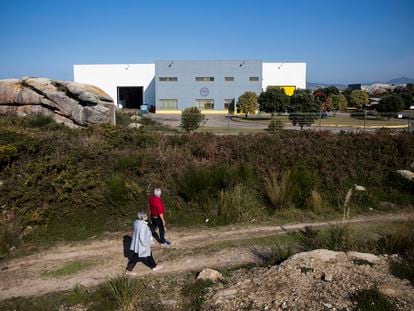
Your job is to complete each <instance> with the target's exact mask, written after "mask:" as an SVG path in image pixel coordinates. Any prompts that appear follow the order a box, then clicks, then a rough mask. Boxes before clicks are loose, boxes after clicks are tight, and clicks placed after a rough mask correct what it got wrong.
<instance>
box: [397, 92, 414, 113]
mask: <svg viewBox="0 0 414 311" xmlns="http://www.w3.org/2000/svg"><path fill="white" fill-rule="evenodd" d="M413 95H414V93H413ZM413 95H411V94H410V93H407V92H405V93H400V96H401V98H402V100H403V102H404V108H403V109H410V107H411V106H412V105H414V96H413Z"/></svg>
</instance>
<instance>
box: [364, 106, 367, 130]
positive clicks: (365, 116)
mask: <svg viewBox="0 0 414 311" xmlns="http://www.w3.org/2000/svg"><path fill="white" fill-rule="evenodd" d="M366 119H367V111H366V110H364V133H365V123H366Z"/></svg>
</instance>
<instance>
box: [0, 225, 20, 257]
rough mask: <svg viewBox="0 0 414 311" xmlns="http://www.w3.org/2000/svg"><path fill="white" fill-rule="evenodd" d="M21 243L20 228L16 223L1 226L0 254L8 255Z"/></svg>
mask: <svg viewBox="0 0 414 311" xmlns="http://www.w3.org/2000/svg"><path fill="white" fill-rule="evenodd" d="M20 243H21V240H20V228H19V226H18V225H17V224H15V223H7V224H2V225H1V226H0V252H1V253H2V254H7V253H9V252H10V250H11V249H12V248H13V247H15V248H17V247H18V246H19V244H20Z"/></svg>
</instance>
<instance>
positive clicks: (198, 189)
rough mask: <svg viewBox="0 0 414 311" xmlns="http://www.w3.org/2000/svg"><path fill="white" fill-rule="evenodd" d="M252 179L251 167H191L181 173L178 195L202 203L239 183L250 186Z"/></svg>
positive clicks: (178, 182)
mask: <svg viewBox="0 0 414 311" xmlns="http://www.w3.org/2000/svg"><path fill="white" fill-rule="evenodd" d="M252 179H253V172H252V170H251V169H250V168H249V167H247V166H245V165H239V166H236V167H231V166H230V165H228V164H224V165H218V166H216V167H213V168H205V167H198V166H191V167H189V168H187V169H186V170H185V171H184V172H183V173H181V174H180V175H179V176H178V178H177V179H176V181H177V188H178V194H179V195H180V196H181V197H182V198H183V199H184V200H185V201H187V202H189V201H198V202H202V201H208V200H209V199H211V198H212V197H215V196H218V194H219V192H220V191H222V190H229V189H231V188H232V187H234V186H235V185H237V184H239V183H244V184H250V183H251V180H252Z"/></svg>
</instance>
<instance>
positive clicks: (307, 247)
mask: <svg viewBox="0 0 414 311" xmlns="http://www.w3.org/2000/svg"><path fill="white" fill-rule="evenodd" d="M319 245H320V240H319V236H318V231H317V230H315V229H313V228H312V227H309V226H306V227H305V229H302V230H299V249H300V250H302V251H311V250H314V249H317V248H319Z"/></svg>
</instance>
